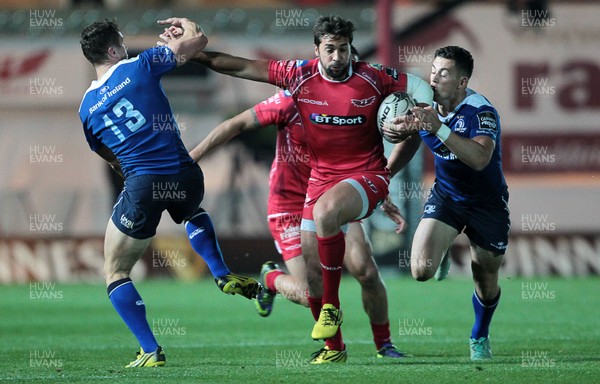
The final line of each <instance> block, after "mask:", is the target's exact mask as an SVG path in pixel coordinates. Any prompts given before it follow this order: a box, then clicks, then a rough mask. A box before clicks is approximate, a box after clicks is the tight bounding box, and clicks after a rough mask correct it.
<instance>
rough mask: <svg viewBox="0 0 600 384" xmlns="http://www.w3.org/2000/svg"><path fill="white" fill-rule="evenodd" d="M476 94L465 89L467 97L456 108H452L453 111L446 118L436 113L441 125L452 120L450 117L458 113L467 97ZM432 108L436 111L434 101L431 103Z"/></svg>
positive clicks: (469, 89) (436, 105)
mask: <svg viewBox="0 0 600 384" xmlns="http://www.w3.org/2000/svg"><path fill="white" fill-rule="evenodd" d="M475 94H477V92H475V91H474V90H472V89H471V88H467V96H465V98H464V99H462V101H461V102H460V103H459V104H458V105H457V106H456V108H454V110H453V111H452V112H450V113H449V114H448V116H442V115H440V113H439V112H438V117H439V118H440V121H442V122H443V123H446V122H448V121H450V120H452V117H454V115H455V114H456V112H458V110H459V109H460V108H461V107H462V106H463V105H464V104H466V102H467V99H468V98H469V96H471V95H475ZM433 108H435V110H436V111H437V110H438V103H436V102H435V101H434V102H433Z"/></svg>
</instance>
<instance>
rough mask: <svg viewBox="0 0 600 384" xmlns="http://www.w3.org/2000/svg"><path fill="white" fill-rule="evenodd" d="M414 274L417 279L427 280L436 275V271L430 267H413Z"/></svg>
mask: <svg viewBox="0 0 600 384" xmlns="http://www.w3.org/2000/svg"><path fill="white" fill-rule="evenodd" d="M411 273H412V276H413V278H414V279H415V280H417V281H427V280H429V279H431V278H432V277H433V275H435V272H434V271H432V270H430V269H429V268H421V267H412V268H411Z"/></svg>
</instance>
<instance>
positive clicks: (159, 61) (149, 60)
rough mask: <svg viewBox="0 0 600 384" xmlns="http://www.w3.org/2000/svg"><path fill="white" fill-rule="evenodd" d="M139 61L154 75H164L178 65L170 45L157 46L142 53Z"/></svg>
mask: <svg viewBox="0 0 600 384" xmlns="http://www.w3.org/2000/svg"><path fill="white" fill-rule="evenodd" d="M138 58H139V62H140V64H141V65H143V66H144V67H145V68H146V69H147V70H148V71H149V72H150V73H151V74H152V75H153V76H162V75H164V74H165V73H166V72H169V71H171V70H173V69H175V67H177V59H176V58H175V54H174V53H173V51H171V48H169V47H168V46H156V47H153V48H150V49H147V50H145V51H144V52H142V53H140V54H139V56H138Z"/></svg>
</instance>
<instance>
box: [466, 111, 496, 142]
mask: <svg viewBox="0 0 600 384" xmlns="http://www.w3.org/2000/svg"><path fill="white" fill-rule="evenodd" d="M470 128H471V129H470V134H469V137H470V138H473V137H475V136H488V137H491V138H492V139H493V140H496V137H497V136H498V133H499V130H500V119H499V118H498V113H497V112H496V111H495V110H494V109H493V108H491V107H484V108H479V109H478V110H477V112H476V113H475V114H474V115H473V117H472V118H471V127H470Z"/></svg>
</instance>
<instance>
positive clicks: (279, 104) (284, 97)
mask: <svg viewBox="0 0 600 384" xmlns="http://www.w3.org/2000/svg"><path fill="white" fill-rule="evenodd" d="M295 110H296V107H295V105H294V100H293V99H292V97H291V95H290V94H289V93H287V92H279V93H277V94H275V95H273V96H271V97H269V98H268V99H267V100H265V101H263V102H261V103H258V104H256V105H255V106H254V112H255V113H256V117H257V119H258V122H259V124H260V125H261V127H266V126H268V125H272V124H273V125H285V124H287V123H288V122H289V121H291V120H292V118H293V115H294V113H295Z"/></svg>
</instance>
